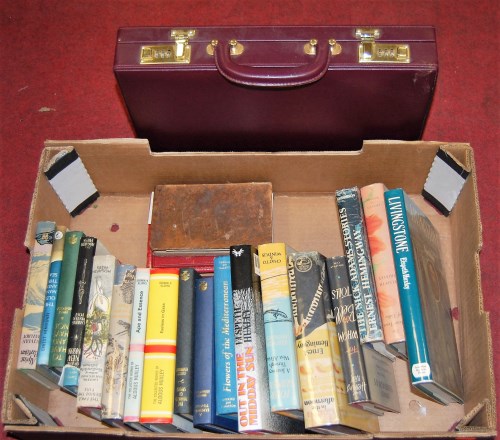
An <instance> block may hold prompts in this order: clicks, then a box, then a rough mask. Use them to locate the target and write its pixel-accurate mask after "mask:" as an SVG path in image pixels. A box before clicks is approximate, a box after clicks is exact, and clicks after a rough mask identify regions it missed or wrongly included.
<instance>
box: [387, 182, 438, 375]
mask: <svg viewBox="0 0 500 440" xmlns="http://www.w3.org/2000/svg"><path fill="white" fill-rule="evenodd" d="M384 197H385V204H386V209H387V216H388V219H389V231H390V233H391V243H392V252H393V256H394V265H395V268H396V277H397V280H398V287H399V297H400V301H401V310H402V312H403V323H404V328H405V333H406V335H407V339H406V346H407V353H408V361H409V364H410V374H411V382H412V383H416V382H425V381H431V380H432V372H431V368H430V361H429V350H428V346H427V337H426V334H425V327H424V318H423V314H422V305H421V303H420V293H419V287H418V280H417V271H416V267H415V260H414V254H413V245H412V241H411V235H410V227H409V224H408V216H407V213H406V204H405V196H404V191H403V190H402V189H400V188H398V189H392V190H388V191H386V192H385V194H384Z"/></svg>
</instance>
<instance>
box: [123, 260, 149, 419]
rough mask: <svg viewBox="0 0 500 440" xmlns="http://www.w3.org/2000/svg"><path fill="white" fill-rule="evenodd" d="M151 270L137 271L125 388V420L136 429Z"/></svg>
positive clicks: (143, 268)
mask: <svg viewBox="0 0 500 440" xmlns="http://www.w3.org/2000/svg"><path fill="white" fill-rule="evenodd" d="M149 272H150V269H149V268H146V267H138V268H137V269H136V271H135V288H134V289H135V291H134V304H133V310H132V326H131V328H130V346H129V353H128V372H127V385H126V389H125V408H124V410H123V421H124V423H126V424H127V425H129V426H132V427H133V428H134V429H136V427H137V426H138V424H139V418H140V415H141V396H142V377H143V372H144V342H145V341H146V322H147V316H148V315H147V311H148V299H149Z"/></svg>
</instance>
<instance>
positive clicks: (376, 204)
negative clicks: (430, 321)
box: [360, 183, 406, 359]
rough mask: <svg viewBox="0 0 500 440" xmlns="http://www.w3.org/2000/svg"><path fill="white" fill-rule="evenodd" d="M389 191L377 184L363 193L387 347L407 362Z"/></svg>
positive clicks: (364, 187) (365, 189)
mask: <svg viewBox="0 0 500 440" xmlns="http://www.w3.org/2000/svg"><path fill="white" fill-rule="evenodd" d="M386 189H387V188H386V187H385V185H384V184H383V183H374V184H372V185H366V186H363V187H362V188H361V189H360V193H361V201H362V203H363V212H364V215H365V225H366V233H367V236H368V243H369V245H370V256H371V259H372V266H373V275H374V277H375V286H376V287H377V300H378V305H379V309H380V317H381V319H382V327H383V330H384V338H385V343H386V346H387V348H388V349H389V350H390V351H391V352H392V353H393V354H394V355H396V356H398V357H400V358H402V359H406V343H405V330H404V327H403V315H402V313H401V303H400V301H399V289H398V282H397V279H396V269H395V267H394V258H393V256H392V245H391V236H390V233H389V222H388V221H387V211H386V209H385V201H384V192H385V190H386Z"/></svg>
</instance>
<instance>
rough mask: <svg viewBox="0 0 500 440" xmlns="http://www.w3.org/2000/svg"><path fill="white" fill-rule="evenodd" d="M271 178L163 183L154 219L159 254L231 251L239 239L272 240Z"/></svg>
mask: <svg viewBox="0 0 500 440" xmlns="http://www.w3.org/2000/svg"><path fill="white" fill-rule="evenodd" d="M272 198H273V192H272V185H271V183H269V182H255V183H254V182H250V183H221V184H187V185H174V184H169V185H158V186H156V188H155V194H154V202H153V217H152V222H151V249H152V252H153V254H177V255H211V256H214V255H218V254H221V253H223V254H225V253H227V250H228V248H229V246H230V245H231V244H233V243H235V242H238V241H239V242H246V243H251V244H254V245H257V244H259V243H266V242H269V241H271V240H272Z"/></svg>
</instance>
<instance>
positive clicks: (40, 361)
mask: <svg viewBox="0 0 500 440" xmlns="http://www.w3.org/2000/svg"><path fill="white" fill-rule="evenodd" d="M65 234H66V226H57V227H56V231H55V233H54V244H53V246H52V254H51V258H50V267H49V279H48V283H47V292H46V294H45V305H44V308H43V317H42V327H41V330H40V343H39V345H38V357H37V365H38V366H40V367H45V368H47V367H48V365H49V358H50V349H51V345H52V336H53V334H54V319H55V313H56V305H57V295H58V292H59V282H60V279H61V268H62V260H63V255H64V236H65Z"/></svg>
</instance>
